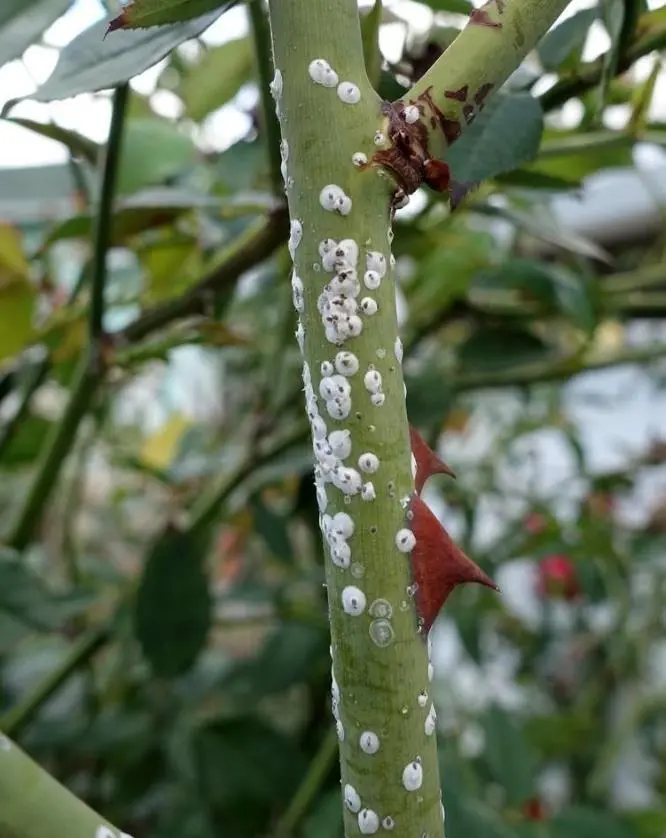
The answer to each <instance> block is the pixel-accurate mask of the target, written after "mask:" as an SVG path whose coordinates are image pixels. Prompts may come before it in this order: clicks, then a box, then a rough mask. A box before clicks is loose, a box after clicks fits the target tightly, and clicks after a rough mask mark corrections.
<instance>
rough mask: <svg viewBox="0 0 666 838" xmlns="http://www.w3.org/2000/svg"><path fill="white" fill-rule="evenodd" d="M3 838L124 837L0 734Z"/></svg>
mask: <svg viewBox="0 0 666 838" xmlns="http://www.w3.org/2000/svg"><path fill="white" fill-rule="evenodd" d="M0 800H1V801H2V805H1V806H0V836H2V838H50V836H52V835H54V834H56V835H67V836H68V838H96V836H97V838H123V836H124V833H120V832H119V830H117V829H116V828H115V827H113V826H112V825H111V824H110V823H109V822H108V821H107V820H105V819H104V818H102V817H101V816H100V815H98V814H97V812H94V811H93V810H92V809H91V808H90V807H89V806H86V804H85V803H83V801H81V800H79V799H78V798H77V797H75V796H74V795H73V794H72V793H71V791H69V789H66V788H65V787H64V786H62V785H61V784H60V783H59V782H58V781H57V780H55V779H54V778H53V777H51V775H50V774H48V773H47V772H46V771H44V769H43V768H40V766H39V765H37V763H35V762H33V761H32V760H31V759H30V757H29V756H28V755H27V754H26V753H25V752H24V751H22V750H21V749H20V748H19V747H18V746H17V745H15V744H14V743H13V742H12V741H11V740H10V739H8V738H7V737H6V736H3V735H2V734H0Z"/></svg>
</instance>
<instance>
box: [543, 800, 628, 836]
mask: <svg viewBox="0 0 666 838" xmlns="http://www.w3.org/2000/svg"><path fill="white" fill-rule="evenodd" d="M550 829H551V835H552V838H599V836H601V835H603V838H636V832H635V831H634V830H633V829H632V828H631V827H630V826H628V825H627V824H625V823H622V821H620V820H619V818H617V817H614V816H613V815H612V814H611V813H610V812H603V811H601V810H598V809H591V808H586V807H583V806H572V807H571V808H570V809H566V810H565V811H564V812H560V813H559V814H557V815H555V817H553V819H552V820H551V822H550Z"/></svg>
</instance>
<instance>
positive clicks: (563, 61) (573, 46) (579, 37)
mask: <svg viewBox="0 0 666 838" xmlns="http://www.w3.org/2000/svg"><path fill="white" fill-rule="evenodd" d="M598 17H599V13H598V11H597V9H596V8H592V9H583V10H582V11H580V12H576V14H574V15H571V17H569V18H567V19H566V20H565V21H563V22H562V23H560V25H559V26H556V27H555V28H554V29H551V30H550V32H547V33H546V35H545V36H544V37H543V38H542V39H541V41H540V42H539V45H538V46H537V53H538V55H539V60H540V61H541V64H542V66H543V68H544V70H546V71H547V72H562V71H563V70H571V69H574V68H575V67H576V64H577V63H578V61H580V57H581V54H582V52H583V47H584V46H585V41H586V40H587V36H588V32H589V29H590V26H591V25H592V23H593V22H594V21H595V20H596V19H597V18H598Z"/></svg>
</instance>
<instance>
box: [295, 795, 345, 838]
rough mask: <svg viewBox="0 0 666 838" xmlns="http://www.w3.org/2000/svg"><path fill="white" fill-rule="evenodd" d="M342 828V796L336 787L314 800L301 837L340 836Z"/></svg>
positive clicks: (324, 837) (330, 837) (321, 837)
mask: <svg viewBox="0 0 666 838" xmlns="http://www.w3.org/2000/svg"><path fill="white" fill-rule="evenodd" d="M342 830H343V822H342V796H341V794H340V792H339V790H337V789H336V790H335V791H331V792H329V793H328V794H326V795H325V796H323V797H322V798H321V799H320V800H318V801H317V802H316V805H315V807H314V810H313V812H312V814H311V815H310V817H309V818H307V820H306V821H305V824H304V827H303V838H342V834H343V833H342Z"/></svg>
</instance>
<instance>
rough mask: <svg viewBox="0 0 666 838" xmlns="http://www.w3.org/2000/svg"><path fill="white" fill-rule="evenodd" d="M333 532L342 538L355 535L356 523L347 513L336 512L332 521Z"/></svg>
mask: <svg viewBox="0 0 666 838" xmlns="http://www.w3.org/2000/svg"><path fill="white" fill-rule="evenodd" d="M331 530H332V531H333V532H334V533H336V534H337V535H339V536H340V537H341V538H351V537H352V535H354V521H353V519H352V517H351V515H348V514H347V513H346V512H336V513H335V515H334V516H333V519H332V521H331Z"/></svg>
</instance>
